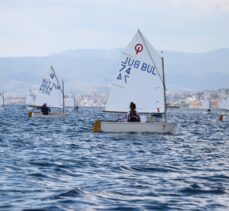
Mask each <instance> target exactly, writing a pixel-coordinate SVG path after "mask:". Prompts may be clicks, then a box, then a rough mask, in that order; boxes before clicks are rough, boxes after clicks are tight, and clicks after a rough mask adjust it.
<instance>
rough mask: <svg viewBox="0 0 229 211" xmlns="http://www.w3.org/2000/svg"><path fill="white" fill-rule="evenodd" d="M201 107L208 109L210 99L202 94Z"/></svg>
mask: <svg viewBox="0 0 229 211" xmlns="http://www.w3.org/2000/svg"><path fill="white" fill-rule="evenodd" d="M201 109H206V110H208V109H210V100H209V98H208V97H207V96H204V99H203V101H202V106H201Z"/></svg>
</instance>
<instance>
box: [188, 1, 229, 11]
mask: <svg viewBox="0 0 229 211" xmlns="http://www.w3.org/2000/svg"><path fill="white" fill-rule="evenodd" d="M188 1H189V2H190V3H192V4H193V5H195V6H197V7H198V8H200V9H202V10H205V11H217V10H218V11H223V12H229V1H228V0H188Z"/></svg>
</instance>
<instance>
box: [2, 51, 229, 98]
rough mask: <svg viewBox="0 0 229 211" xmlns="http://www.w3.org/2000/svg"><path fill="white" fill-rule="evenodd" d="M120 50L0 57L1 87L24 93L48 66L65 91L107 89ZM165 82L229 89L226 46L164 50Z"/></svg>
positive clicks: (187, 87) (35, 84)
mask: <svg viewBox="0 0 229 211" xmlns="http://www.w3.org/2000/svg"><path fill="white" fill-rule="evenodd" d="M121 51H122V49H113V50H104V49H78V50H68V51H63V52H59V53H54V54H51V55H47V56H44V57H1V58H0V73H1V77H0V89H1V90H5V92H6V93H8V94H9V95H11V96H25V95H26V94H27V90H28V88H29V87H32V88H38V85H39V83H40V80H41V76H42V75H43V74H45V72H46V71H47V69H48V68H49V67H50V65H53V66H54V69H55V70H56V72H57V75H58V76H59V78H60V79H61V78H63V79H64V81H65V87H66V89H67V90H70V89H73V90H75V91H77V92H78V93H93V92H107V91H109V87H110V85H111V84H112V81H113V79H114V77H115V75H116V72H117V69H118V66H119V62H120V54H121ZM163 55H164V58H165V74H166V85H167V89H168V90H169V91H173V90H210V89H217V88H229V48H228V49H227V48H226V49H218V50H214V51H210V52H204V53H182V52H173V51H165V52H164V53H163Z"/></svg>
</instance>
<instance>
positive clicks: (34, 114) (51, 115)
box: [29, 112, 68, 118]
mask: <svg viewBox="0 0 229 211" xmlns="http://www.w3.org/2000/svg"><path fill="white" fill-rule="evenodd" d="M66 116H68V113H54V112H51V113H49V114H48V115H44V114H42V113H40V112H29V117H30V118H59V117H66Z"/></svg>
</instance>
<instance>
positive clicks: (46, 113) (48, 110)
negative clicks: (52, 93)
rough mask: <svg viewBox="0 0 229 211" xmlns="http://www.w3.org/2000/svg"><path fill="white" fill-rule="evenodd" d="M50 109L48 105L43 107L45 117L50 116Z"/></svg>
mask: <svg viewBox="0 0 229 211" xmlns="http://www.w3.org/2000/svg"><path fill="white" fill-rule="evenodd" d="M50 111H51V110H50V108H49V107H48V106H47V104H46V103H44V104H43V106H42V107H41V112H42V114H43V115H48V114H49V112H50Z"/></svg>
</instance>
